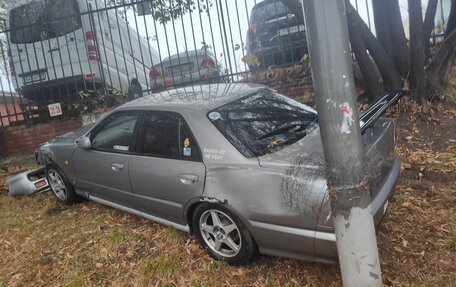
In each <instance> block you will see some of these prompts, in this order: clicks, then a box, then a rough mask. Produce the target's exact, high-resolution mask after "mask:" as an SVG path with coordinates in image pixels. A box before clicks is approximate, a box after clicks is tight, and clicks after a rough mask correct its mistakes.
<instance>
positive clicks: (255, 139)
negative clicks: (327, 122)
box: [208, 91, 317, 157]
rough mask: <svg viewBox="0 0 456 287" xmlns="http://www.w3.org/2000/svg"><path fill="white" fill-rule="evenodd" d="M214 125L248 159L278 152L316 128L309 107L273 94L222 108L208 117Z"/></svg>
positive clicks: (315, 115) (249, 97)
mask: <svg viewBox="0 0 456 287" xmlns="http://www.w3.org/2000/svg"><path fill="white" fill-rule="evenodd" d="M208 117H209V119H210V120H211V121H212V123H213V124H214V125H215V126H216V127H217V128H218V129H219V130H220V132H221V133H222V134H223V135H224V136H225V137H226V138H227V139H228V140H229V141H230V142H231V143H232V144H233V145H234V146H235V147H236V148H237V149H238V150H239V151H240V152H241V153H242V154H244V155H245V156H246V157H255V156H262V155H265V154H268V153H272V152H275V151H278V150H280V149H282V148H284V147H285V146H288V145H291V144H293V143H295V142H296V141H298V140H300V139H302V138H303V137H304V136H306V135H307V134H308V133H309V132H310V131H312V130H313V129H314V128H315V127H316V120H317V114H316V112H315V111H314V110H312V109H310V108H309V107H307V106H305V105H303V104H300V103H298V102H296V101H294V100H291V99H289V98H287V97H284V96H282V95H279V94H277V93H273V92H270V91H265V92H260V93H258V94H256V95H251V96H248V97H245V98H243V99H240V100H237V101H235V102H232V103H229V104H227V105H225V106H222V107H220V108H218V109H216V110H214V111H212V112H210V113H209V114H208Z"/></svg>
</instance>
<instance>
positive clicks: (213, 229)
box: [193, 203, 257, 266]
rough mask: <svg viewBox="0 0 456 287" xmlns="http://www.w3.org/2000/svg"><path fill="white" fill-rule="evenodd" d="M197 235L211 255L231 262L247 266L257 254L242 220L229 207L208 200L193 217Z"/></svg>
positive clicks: (198, 208) (197, 209)
mask: <svg viewBox="0 0 456 287" xmlns="http://www.w3.org/2000/svg"><path fill="white" fill-rule="evenodd" d="M193 227H194V230H195V235H196V237H197V239H198V241H199V242H200V244H201V245H202V246H204V247H205V249H206V250H207V252H208V253H209V255H211V256H212V257H213V258H215V259H217V260H224V261H226V262H227V263H228V264H230V265H235V266H237V265H244V264H247V263H248V262H249V261H250V260H252V259H253V258H254V257H255V255H256V254H257V246H256V244H255V242H254V241H253V238H252V236H251V235H250V233H249V232H248V230H247V228H246V227H245V226H244V224H242V222H241V221H240V220H239V219H238V218H237V217H236V216H235V215H234V214H233V213H232V212H231V211H229V210H228V209H227V208H225V207H223V206H220V205H217V204H212V203H205V204H202V205H200V206H198V207H197V208H196V210H195V213H194V216H193Z"/></svg>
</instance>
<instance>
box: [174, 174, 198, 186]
mask: <svg viewBox="0 0 456 287" xmlns="http://www.w3.org/2000/svg"><path fill="white" fill-rule="evenodd" d="M177 178H178V179H179V180H180V181H181V182H182V183H183V184H194V183H195V182H197V181H198V176H197V175H194V174H178V175H177Z"/></svg>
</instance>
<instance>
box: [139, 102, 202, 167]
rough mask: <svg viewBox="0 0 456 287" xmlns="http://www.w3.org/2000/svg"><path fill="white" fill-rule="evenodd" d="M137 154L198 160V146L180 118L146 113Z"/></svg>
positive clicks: (160, 112)
mask: <svg viewBox="0 0 456 287" xmlns="http://www.w3.org/2000/svg"><path fill="white" fill-rule="evenodd" d="M138 153H139V154H142V155H148V156H153V157H161V158H171V159H183V160H199V159H200V153H199V148H198V145H197V143H196V141H195V139H194V137H193V135H192V133H191V131H190V129H189V127H188V125H187V124H186V122H185V121H184V119H183V118H182V116H180V115H179V114H177V113H173V112H162V111H155V112H148V113H146V115H145V116H144V120H143V124H142V126H141V132H140V134H139V141H138Z"/></svg>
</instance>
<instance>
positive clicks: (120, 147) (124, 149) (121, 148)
mask: <svg viewBox="0 0 456 287" xmlns="http://www.w3.org/2000/svg"><path fill="white" fill-rule="evenodd" d="M112 148H113V149H115V150H121V151H128V150H129V149H130V147H129V146H124V145H115V146H113V147H112Z"/></svg>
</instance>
